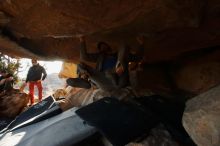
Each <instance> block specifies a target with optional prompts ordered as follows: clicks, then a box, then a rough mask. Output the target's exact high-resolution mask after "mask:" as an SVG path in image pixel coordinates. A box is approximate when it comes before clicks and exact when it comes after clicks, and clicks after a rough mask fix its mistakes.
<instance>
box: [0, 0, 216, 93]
mask: <svg viewBox="0 0 220 146" xmlns="http://www.w3.org/2000/svg"><path fill="white" fill-rule="evenodd" d="M219 16H220V1H219V0H212V1H208V0H182V1H176V0H157V1H153V0H137V1H135V2H134V1H133V0H120V1H118V0H62V1H61V0H1V1H0V51H1V52H4V53H6V54H10V55H12V56H21V57H29V58H30V57H37V58H42V59H46V60H51V59H59V60H66V61H73V62H78V61H79V40H78V36H80V35H84V36H85V37H86V41H87V46H88V50H89V51H90V52H95V51H97V50H96V44H97V42H99V41H106V42H108V43H109V44H110V45H111V46H112V48H114V49H115V50H117V49H118V48H120V47H122V46H121V45H122V42H123V43H126V44H128V45H129V46H131V48H133V50H134V48H136V47H137V46H138V44H137V41H136V39H135V38H136V36H137V35H143V36H144V37H145V62H146V63H152V64H154V63H158V62H161V61H169V62H171V64H169V65H168V66H166V67H167V68H166V67H162V68H159V69H155V68H154V67H150V68H149V69H147V72H145V73H146V75H145V76H146V79H149V80H148V81H149V82H148V84H149V86H150V87H152V88H153V91H155V90H156V91H158V90H161V92H160V91H159V92H158V93H162V92H165V94H167V93H170V92H171V91H170V90H172V92H173V91H174V90H180V91H187V92H190V93H193V94H198V93H201V92H203V91H206V90H207V89H209V88H210V87H212V86H213V85H215V84H216V83H218V81H219V78H218V75H217V74H218V73H219V69H213V68H212V67H213V65H211V70H212V71H211V72H209V71H208V72H206V71H205V72H204V73H201V72H203V71H202V70H203V69H202V70H201V68H203V67H202V66H203V65H202V64H203V63H204V62H220V51H216V50H219V49H220V31H219V30H220V17H219ZM213 47H214V48H215V51H214V52H210V51H208V52H207V51H203V53H201V50H202V49H204V48H208V49H212V50H213ZM191 51H196V52H193V54H192V53H189V52H191ZM187 53H188V54H187ZM204 54H208V55H204ZM190 56H191V57H190ZM198 58H202V59H200V61H199V59H198ZM201 60H203V61H202V62H203V63H201ZM195 62H196V63H195ZM176 64H177V65H176ZM181 67H183V68H181ZM194 67H195V68H194ZM199 67H201V68H199ZM156 68H157V67H156ZM205 68H208V69H209V68H210V67H205ZM214 68H215V67H214ZM161 69H162V72H161ZM170 69H171V70H172V71H171V72H169V70H170ZM173 70H174V71H173ZM192 72H193V74H191V73H192ZM204 74H205V75H204ZM207 74H208V75H207ZM200 75H201V76H202V77H201V78H203V79H201V78H200ZM167 76H169V77H168V79H165V80H164V78H167ZM209 76H211V77H209ZM214 76H215V77H214ZM155 77H156V79H155ZM157 77H158V78H157ZM153 79H155V80H153ZM191 79H193V80H191ZM173 80H177V81H173ZM194 80H195V81H194ZM144 81H145V82H144V86H146V85H145V83H147V80H144ZM155 83H158V84H155ZM149 86H148V87H149ZM176 93H178V92H176Z"/></svg>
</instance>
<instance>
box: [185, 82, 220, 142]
mask: <svg viewBox="0 0 220 146" xmlns="http://www.w3.org/2000/svg"><path fill="white" fill-rule="evenodd" d="M219 113H220V86H218V87H215V88H213V89H211V90H209V91H207V92H205V93H202V94H201V95H199V96H197V97H195V98H193V99H191V100H189V101H188V102H187V104H186V109H185V112H184V115H183V121H182V122H183V126H184V127H185V129H186V131H187V132H188V134H189V135H190V136H191V138H192V139H193V140H194V142H195V143H196V144H197V145H198V146H219V145H220V118H219Z"/></svg>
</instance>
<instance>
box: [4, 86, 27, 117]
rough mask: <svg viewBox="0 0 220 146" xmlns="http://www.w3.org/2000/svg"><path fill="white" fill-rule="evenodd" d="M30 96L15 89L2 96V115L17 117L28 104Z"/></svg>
mask: <svg viewBox="0 0 220 146" xmlns="http://www.w3.org/2000/svg"><path fill="white" fill-rule="evenodd" d="M28 101H29V96H28V95H27V94H26V93H19V91H17V90H14V91H12V92H10V93H7V94H5V95H3V96H2V95H1V98H0V109H1V111H0V117H8V118H15V117H16V116H17V115H18V114H20V113H21V112H22V110H23V109H24V107H26V106H27V104H28Z"/></svg>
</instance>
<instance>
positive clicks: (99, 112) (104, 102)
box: [76, 97, 157, 146]
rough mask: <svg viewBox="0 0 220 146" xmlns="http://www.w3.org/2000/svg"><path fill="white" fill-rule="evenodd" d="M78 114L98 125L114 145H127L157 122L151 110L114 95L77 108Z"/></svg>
mask: <svg viewBox="0 0 220 146" xmlns="http://www.w3.org/2000/svg"><path fill="white" fill-rule="evenodd" d="M76 114H77V115H79V116H80V117H81V118H82V119H83V120H85V121H86V122H87V123H88V124H89V125H91V126H94V127H96V128H97V129H98V130H99V131H100V132H101V133H102V134H103V135H104V136H105V137H106V138H107V139H108V140H109V141H110V142H111V144H113V145H114V146H124V145H126V144H127V143H129V142H130V141H133V140H135V139H136V138H138V137H139V136H141V135H142V134H143V133H147V132H148V131H149V130H150V129H151V128H152V127H154V126H155V124H157V119H156V118H155V117H154V115H153V114H152V113H151V112H150V111H145V110H143V109H142V108H141V107H139V106H138V105H134V104H131V103H127V102H126V103H125V102H122V101H119V100H118V99H116V98H113V97H105V98H103V99H100V100H98V101H96V102H94V103H91V104H89V105H87V106H85V107H83V108H81V109H79V110H77V111H76Z"/></svg>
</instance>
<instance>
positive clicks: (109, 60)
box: [101, 56, 117, 71]
mask: <svg viewBox="0 0 220 146" xmlns="http://www.w3.org/2000/svg"><path fill="white" fill-rule="evenodd" d="M116 63H117V57H116V56H108V57H106V58H105V59H104V60H103V64H102V69H101V71H106V70H108V69H112V68H114V67H115V65H116Z"/></svg>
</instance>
